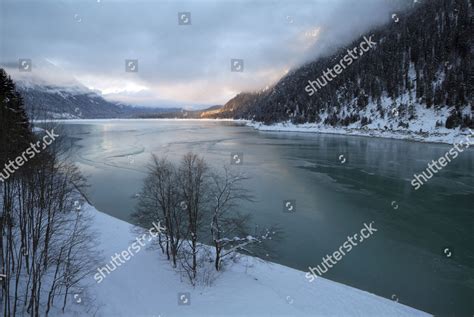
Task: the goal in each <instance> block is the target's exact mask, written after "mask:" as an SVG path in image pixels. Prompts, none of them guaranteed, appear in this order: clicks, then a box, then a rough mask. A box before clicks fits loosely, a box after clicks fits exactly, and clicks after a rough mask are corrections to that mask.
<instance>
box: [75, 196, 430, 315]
mask: <svg viewBox="0 0 474 317" xmlns="http://www.w3.org/2000/svg"><path fill="white" fill-rule="evenodd" d="M83 207H84V208H83V210H84V211H85V212H88V213H91V214H92V215H93V218H94V228H93V229H94V230H96V231H97V232H98V233H99V238H98V240H99V248H100V249H101V250H102V254H103V256H104V258H106V259H105V260H104V261H107V262H108V261H109V260H110V256H112V255H114V254H115V253H116V252H121V251H122V250H126V249H127V247H128V246H129V245H130V243H131V242H132V241H134V240H135V238H136V237H137V235H136V234H134V233H133V232H132V230H131V229H132V228H133V225H130V224H128V223H126V222H124V221H121V220H118V219H115V218H113V217H111V216H108V215H106V214H104V213H101V212H98V211H97V210H96V209H95V208H93V207H91V206H89V205H85V206H83ZM101 265H105V262H104V263H101ZM88 283H89V284H90V285H91V286H90V288H89V289H88V291H87V292H88V294H82V295H81V296H83V298H84V300H81V301H80V303H74V304H73V305H72V307H71V306H69V309H71V310H72V311H70V313H69V314H68V315H70V316H77V315H80V316H82V315H85V314H84V313H81V312H84V311H85V309H86V307H87V306H89V307H90V305H94V306H96V307H97V313H96V314H95V315H96V316H137V317H139V316H142V317H145V316H148V317H151V316H155V317H158V316H161V317H170V316H258V317H262V316H377V317H380V316H429V315H428V314H426V313H424V312H421V311H419V310H416V309H413V308H410V307H408V306H404V305H402V304H399V303H396V302H394V301H391V300H388V299H385V298H382V297H379V296H376V295H373V294H370V293H367V292H364V291H361V290H358V289H355V288H352V287H349V286H346V285H343V284H340V283H335V282H332V281H329V280H327V279H324V278H318V279H317V280H316V281H315V282H313V283H309V282H308V280H307V279H306V278H305V272H302V271H298V270H294V269H291V268H288V267H285V266H282V265H279V264H274V263H270V262H264V261H262V260H259V259H256V258H253V257H249V256H243V255H241V256H238V260H236V261H234V262H231V264H230V265H229V266H227V267H226V269H225V272H222V273H219V274H218V276H217V279H216V280H215V281H214V284H213V286H209V287H204V286H198V287H196V288H192V287H191V286H190V285H189V283H188V282H187V281H184V280H181V279H180V276H179V275H178V274H177V273H176V272H175V271H174V270H173V269H172V268H171V266H170V264H169V263H168V261H166V259H165V257H164V256H162V255H161V253H159V252H158V251H157V250H149V249H143V250H142V251H140V252H139V253H137V254H136V255H134V256H133V257H132V258H131V259H130V260H129V261H127V262H126V263H124V264H122V265H121V266H120V267H118V268H117V269H116V270H115V271H113V272H111V274H110V275H108V276H107V278H105V279H104V280H103V281H102V282H101V283H100V284H97V283H96V282H95V281H94V278H93V276H90V281H88ZM178 293H189V294H190V298H189V302H188V303H189V305H178ZM86 297H87V298H94V299H95V300H93V302H88V300H87V299H85V298H86Z"/></svg>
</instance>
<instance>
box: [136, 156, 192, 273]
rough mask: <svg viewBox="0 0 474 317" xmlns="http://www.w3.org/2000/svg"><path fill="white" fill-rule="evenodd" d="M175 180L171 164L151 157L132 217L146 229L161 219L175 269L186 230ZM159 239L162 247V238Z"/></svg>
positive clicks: (166, 243)
mask: <svg viewBox="0 0 474 317" xmlns="http://www.w3.org/2000/svg"><path fill="white" fill-rule="evenodd" d="M177 178H178V176H177V171H176V168H175V167H174V165H173V164H172V163H171V162H169V161H168V160H166V159H160V158H158V157H157V156H155V155H153V156H152V163H151V165H150V166H149V174H148V176H147V178H146V179H145V183H144V187H143V189H142V193H141V195H140V200H139V204H138V208H137V211H136V212H135V213H134V214H133V215H132V217H133V219H134V220H135V222H136V223H137V224H138V225H139V226H140V227H141V228H143V229H145V230H146V229H148V228H149V227H150V226H151V225H152V223H153V222H158V221H161V220H164V225H165V228H166V233H165V241H164V243H165V249H166V254H167V257H168V260H170V259H171V260H172V261H173V266H174V267H176V266H177V256H178V250H179V247H180V245H181V243H182V239H183V237H184V236H185V235H186V230H187V226H186V214H185V213H184V212H183V210H182V206H183V204H182V203H181V202H182V200H181V197H180V191H179V189H178V184H177V182H176V181H177ZM159 237H160V239H159V244H160V246H161V247H162V242H163V241H162V238H161V237H162V235H161V234H160V236H159ZM162 251H164V250H163V248H162Z"/></svg>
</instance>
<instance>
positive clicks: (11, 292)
mask: <svg viewBox="0 0 474 317" xmlns="http://www.w3.org/2000/svg"><path fill="white" fill-rule="evenodd" d="M47 129H49V131H53V132H54V133H58V132H59V131H60V130H59V129H58V128H52V127H47ZM44 135H45V133H43V132H41V133H38V134H35V133H33V132H32V129H31V127H30V124H29V121H28V118H27V115H26V112H25V109H24V105H23V99H22V97H21V96H20V95H19V93H18V92H17V91H16V90H15V85H14V83H13V82H12V80H11V79H10V77H9V76H8V75H7V74H6V73H5V71H4V70H3V69H0V172H1V173H2V175H1V176H2V178H1V182H0V274H1V277H0V309H1V310H2V314H3V316H17V315H21V316H23V315H29V316H47V315H48V314H49V313H51V312H52V311H53V310H54V311H55V312H57V311H58V310H60V309H62V310H63V311H64V310H65V308H66V305H67V304H68V303H70V302H71V300H72V298H73V295H74V294H75V293H78V292H79V290H80V289H81V280H82V279H83V278H84V277H85V276H87V275H88V274H89V273H90V272H91V271H92V268H93V261H92V260H91V259H93V258H95V255H94V239H93V238H92V236H91V235H90V234H89V233H88V231H87V228H88V217H87V216H86V215H84V214H83V213H82V212H79V210H80V201H81V197H80V196H79V195H78V191H80V188H81V187H83V186H84V180H83V178H82V177H81V175H80V174H79V172H78V171H77V169H76V167H75V166H74V165H72V164H69V163H65V162H64V161H63V160H60V157H63V154H64V150H63V149H64V146H63V143H62V140H61V138H60V137H59V138H58V139H56V140H54V142H53V143H51V144H50V145H49V146H48V147H42V146H40V147H39V149H37V151H27V150H28V149H31V146H32V144H35V143H36V142H41V141H43V140H44ZM26 153H27V154H26ZM25 158H26V162H25ZM13 162H16V164H17V165H16V167H15V168H14V167H13ZM81 293H82V291H81Z"/></svg>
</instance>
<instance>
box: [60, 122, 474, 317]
mask: <svg viewBox="0 0 474 317" xmlns="http://www.w3.org/2000/svg"><path fill="white" fill-rule="evenodd" d="M64 129H65V133H66V134H67V135H68V137H70V138H71V139H72V140H73V160H74V161H75V162H76V163H77V165H78V166H79V167H80V169H81V171H82V172H83V173H84V174H85V176H87V178H88V182H89V184H90V185H91V187H90V188H89V190H88V194H89V198H90V199H91V201H92V203H93V204H94V205H95V206H96V207H97V209H99V210H101V211H103V212H106V213H108V214H110V215H112V216H115V217H118V218H120V219H123V220H126V221H130V219H129V215H130V214H131V213H132V212H133V209H134V206H135V203H136V199H135V198H134V195H135V194H136V193H138V192H139V190H140V188H141V185H142V181H143V179H144V177H145V175H146V164H147V163H148V162H149V160H150V155H151V153H155V154H157V155H160V156H166V157H168V158H169V159H171V160H173V161H176V162H177V161H178V160H179V159H180V157H181V156H182V155H183V154H185V153H187V152H189V151H192V152H195V153H197V154H199V155H202V156H204V157H205V158H206V160H207V161H208V163H209V165H212V166H216V167H222V166H223V165H225V164H230V160H231V153H233V152H239V153H243V164H242V165H241V166H233V167H232V168H236V169H240V170H242V171H244V172H245V173H247V175H248V176H250V177H251V180H250V181H249V182H248V183H247V186H248V188H249V189H250V190H251V191H252V193H253V194H254V195H255V198H256V202H255V203H252V204H246V205H245V206H242V211H243V212H248V213H251V214H253V222H254V223H255V224H259V225H261V226H265V225H269V224H278V225H279V226H280V227H281V228H282V229H283V230H284V231H285V238H284V240H283V241H282V242H281V244H280V245H279V247H278V251H279V252H278V254H277V255H276V256H274V257H273V258H271V259H270V260H271V261H274V262H277V263H281V264H283V265H287V266H290V267H293V268H296V269H300V270H303V271H307V270H308V266H316V265H317V264H320V263H321V261H322V257H324V256H325V255H326V254H332V253H333V252H334V251H337V250H338V248H339V247H340V246H341V245H342V243H343V242H344V241H346V239H347V236H349V235H353V234H354V233H358V232H359V231H360V230H361V229H362V228H363V224H364V223H367V224H368V223H370V222H372V221H375V223H374V225H373V227H375V228H376V229H377V230H378V231H377V232H376V233H375V234H374V235H373V236H372V237H371V238H370V239H368V240H366V241H364V242H363V243H361V244H359V245H358V246H357V247H355V248H354V249H353V250H352V251H351V252H350V253H348V254H347V255H346V256H345V257H343V259H342V260H341V261H339V262H338V263H337V264H336V265H335V266H334V267H333V268H332V269H330V270H329V271H328V272H327V273H326V274H325V277H327V278H329V279H331V280H334V281H338V282H341V283H344V284H347V285H351V286H354V287H356V288H359V289H363V290H366V291H368V292H371V293H374V294H377V295H380V296H383V297H385V298H388V299H393V300H398V301H399V302H401V303H403V304H407V305H409V306H412V307H415V308H418V309H421V310H424V311H426V312H429V313H432V314H436V315H449V316H472V314H474V301H473V298H474V278H473V277H474V246H473V244H471V242H472V237H473V233H474V231H473V229H474V208H473V207H474V178H473V175H474V166H473V165H474V150H472V149H469V150H468V151H465V152H463V153H461V154H460V156H459V157H458V158H457V159H456V160H454V161H453V162H451V163H450V164H449V165H448V166H447V167H445V168H444V169H443V170H442V171H441V172H440V173H438V174H436V175H435V176H434V177H433V178H432V179H431V180H430V181H429V182H428V183H427V184H425V185H424V186H423V187H422V188H421V189H419V190H417V191H415V190H414V189H413V188H412V186H411V185H410V181H411V179H412V177H413V174H414V173H417V174H419V173H421V172H422V171H423V170H425V168H426V167H427V163H428V162H431V160H433V159H434V160H437V159H438V158H439V157H441V156H442V155H444V153H446V151H448V150H449V149H450V148H451V146H450V145H446V144H445V145H443V144H426V143H416V142H407V141H399V140H388V139H379V138H367V137H350V136H338V135H327V134H298V133H281V132H276V133H271V132H259V131H256V130H253V129H251V128H249V127H245V126H242V125H239V124H237V123H234V122H226V121H191V120H189V121H183V120H117V121H82V122H80V121H79V122H77V121H76V122H69V123H66V124H65V127H64ZM341 155H343V156H344V157H341ZM343 162H344V163H343ZM285 200H294V201H295V202H296V203H295V204H296V207H295V210H296V211H295V212H294V213H285V212H283V201H285ZM445 248H450V251H451V254H452V255H451V257H450V258H448V257H446V256H445V253H444V249H445ZM301 278H305V277H304V275H303V274H302V277H301ZM313 283H317V280H316V281H315V282H313ZM288 295H290V296H291V294H288ZM314 300H315V301H317V300H318V299H317V298H315V299H314Z"/></svg>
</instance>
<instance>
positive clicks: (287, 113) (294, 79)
mask: <svg viewBox="0 0 474 317" xmlns="http://www.w3.org/2000/svg"><path fill="white" fill-rule="evenodd" d="M411 2H412V5H413V7H412V8H411V9H410V10H407V11H405V12H400V13H397V14H395V15H394V16H392V18H393V19H392V20H391V21H390V23H388V24H387V25H385V26H382V27H379V28H377V29H374V30H372V31H371V32H367V34H361V36H360V38H358V39H357V40H355V41H354V42H353V43H351V44H349V45H348V46H347V47H345V48H341V49H339V50H338V51H336V52H334V53H333V54H332V55H329V56H326V57H322V58H319V59H317V60H315V61H313V62H311V63H308V64H306V65H304V66H302V67H300V68H298V69H295V70H293V71H290V72H289V73H288V74H287V75H286V76H285V77H283V78H282V79H281V80H280V81H279V82H278V83H277V84H276V85H275V86H273V87H271V88H269V89H265V90H262V91H258V92H243V93H240V94H238V95H237V96H236V97H234V98H233V99H231V100H230V101H228V102H227V103H226V104H225V105H224V106H223V107H222V108H221V109H219V110H217V111H216V110H214V111H211V112H205V113H203V114H202V117H206V118H236V119H249V120H254V121H257V122H262V123H264V124H267V125H271V124H275V123H281V122H286V123H291V124H304V123H314V124H320V125H321V126H327V127H349V128H364V129H380V130H392V129H394V130H397V129H399V130H412V131H415V130H416V131H419V130H423V131H426V130H433V129H437V128H442V129H452V128H467V127H470V128H474V113H473V110H474V109H473V105H472V103H473V102H472V101H473V98H472V97H473V82H474V78H473V75H474V74H473V72H472V70H473V65H472V53H473V47H472V29H473V10H472V9H473V8H472V6H473V1H470V0H433V1H415V2H413V1H411ZM369 36H371V37H372V38H373V41H374V42H375V45H374V47H373V48H372V49H369V50H368V51H367V52H365V53H364V54H363V56H362V54H361V55H360V56H356V58H354V61H353V63H352V64H351V65H347V64H346V65H345V67H344V69H342V68H341V67H339V69H336V67H335V65H337V64H340V63H341V61H342V60H345V58H347V57H346V56H347V55H348V51H347V49H352V48H354V47H358V46H359V44H361V42H362V41H364V37H366V38H368V37H369ZM358 55H359V54H358ZM328 70H337V75H336V76H333V78H331V79H330V80H329V79H326V78H327V77H329V76H326V77H325V78H324V79H325V80H324V81H326V85H324V86H323V84H324V81H323V80H320V82H318V83H316V80H317V79H318V78H319V79H323V75H324V74H327V73H328ZM308 87H310V88H308ZM313 88H314V89H313Z"/></svg>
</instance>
